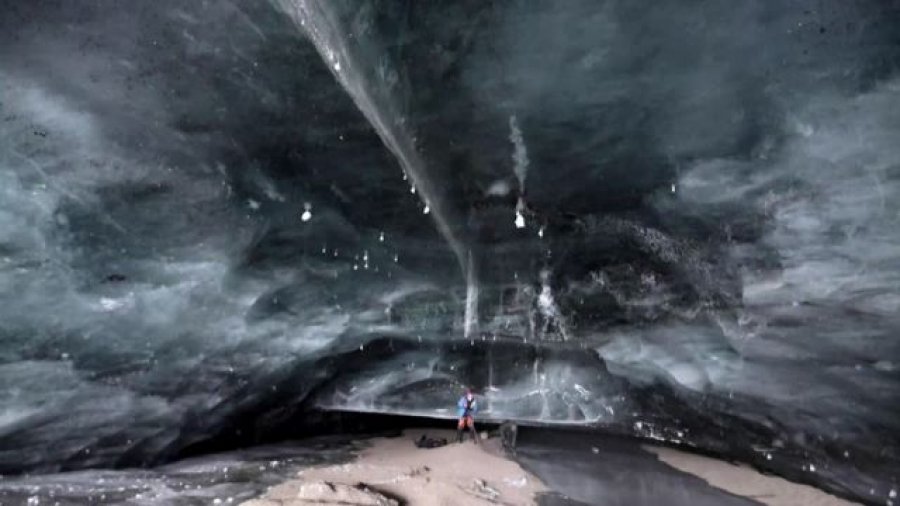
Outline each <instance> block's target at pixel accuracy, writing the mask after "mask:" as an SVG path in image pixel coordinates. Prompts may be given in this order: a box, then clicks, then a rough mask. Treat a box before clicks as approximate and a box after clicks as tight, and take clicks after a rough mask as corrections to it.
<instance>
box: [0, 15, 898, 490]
mask: <svg viewBox="0 0 900 506" xmlns="http://www.w3.org/2000/svg"><path fill="white" fill-rule="evenodd" d="M3 5H4V6H3V8H2V9H0V101H2V102H0V471H2V472H16V471H28V470H58V469H71V468H78V467H86V466H112V465H133V464H149V463H154V462H161V461H164V460H166V459H168V458H172V457H173V456H175V455H178V454H179V453H180V452H182V451H184V450H185V449H187V448H190V447H192V446H193V445H197V444H200V443H202V442H204V441H208V440H212V439H215V438H219V437H224V435H226V434H233V433H243V434H244V435H245V436H246V437H247V438H250V439H253V438H259V437H263V436H264V434H265V433H266V432H267V431H269V430H274V429H273V428H274V427H279V426H282V425H284V424H294V425H296V424H302V423H303V420H304V417H305V416H306V415H305V413H308V412H310V411H311V410H321V409H326V410H343V411H357V412H359V411H361V412H381V413H395V414H407V415H417V416H429V417H445V416H450V415H451V413H450V412H449V411H448V410H447V408H449V407H452V402H453V399H454V398H455V395H456V394H457V393H458V391H459V388H461V387H462V386H463V385H471V386H473V387H474V388H476V389H477V391H478V392H479V393H481V394H482V395H483V396H484V399H485V406H486V410H487V413H486V416H489V417H490V418H493V419H496V420H503V419H515V420H518V421H520V422H522V423H532V424H556V425H565V426H571V427H573V428H576V427H577V428H578V429H579V430H581V429H586V428H594V429H597V430H605V431H610V432H614V433H621V434H627V435H633V436H638V437H647V438H654V439H664V440H667V441H670V442H675V443H680V444H684V445H689V446H695V447H698V448H700V449H704V450H708V451H713V452H718V453H722V454H726V455H732V456H735V457H738V458H741V459H742V460H746V461H750V462H752V463H754V464H756V465H758V466H761V467H764V468H767V469H771V470H774V471H776V472H780V473H782V474H785V475H787V476H791V477H795V478H796V479H799V480H807V481H813V482H817V483H821V484H823V486H826V487H829V488H831V489H832V490H836V491H838V492H840V493H843V494H844V495H849V496H854V497H857V496H858V497H866V498H871V499H872V500H875V498H878V501H879V502H883V499H882V498H884V497H886V496H887V494H888V490H891V488H892V487H896V482H897V480H898V479H900V408H898V406H900V337H898V330H900V313H898V309H900V226H898V225H900V200H898V198H900V4H898V3H897V2H894V1H861V2H845V1H841V0H822V1H819V2H790V3H788V2H762V1H750V2H739V3H735V2H730V1H725V0H722V1H714V0H702V1H701V0H698V1H690V2H683V1H674V0H673V1H662V2H660V1H653V2H651V1H635V0H627V1H626V0H604V1H599V2H598V1H593V0H590V1H588V0H573V1H571V2H564V3H558V2H543V1H534V2H532V1H524V0H523V1H514V0H510V1H508V2H484V1H483V0H477V1H476V0H466V1H453V2H451V1H430V2H415V1H412V0H407V1H400V0H397V1H387V0H366V1H360V2H357V1H349V0H334V1H328V2H324V1H323V2H317V1H314V0H277V1H274V0H273V1H271V2H267V1H263V0H258V1H250V2H236V1H227V0H217V1H212V0H209V1H207V0H204V1H197V2H187V1H174V0H160V1H154V2H107V1H101V0H81V1H79V2H60V1H51V0H39V1H36V0H28V1H25V0H20V1H16V0H7V1H5V2H3Z"/></svg>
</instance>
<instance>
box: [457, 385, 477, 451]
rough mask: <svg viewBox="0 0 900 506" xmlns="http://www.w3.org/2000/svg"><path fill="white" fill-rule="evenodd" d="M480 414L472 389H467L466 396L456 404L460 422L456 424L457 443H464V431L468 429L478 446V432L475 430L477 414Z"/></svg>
mask: <svg viewBox="0 0 900 506" xmlns="http://www.w3.org/2000/svg"><path fill="white" fill-rule="evenodd" d="M477 412H478V401H477V400H476V399H475V394H474V393H472V390H471V389H466V394H465V395H463V396H462V397H460V398H459V402H457V403H456V415H457V417H458V418H459V421H458V422H457V424H456V442H457V443H462V442H463V430H465V429H466V428H467V427H468V429H469V431H470V432H471V433H472V441H473V442H474V443H475V444H478V432H477V431H476V430H475V413H477Z"/></svg>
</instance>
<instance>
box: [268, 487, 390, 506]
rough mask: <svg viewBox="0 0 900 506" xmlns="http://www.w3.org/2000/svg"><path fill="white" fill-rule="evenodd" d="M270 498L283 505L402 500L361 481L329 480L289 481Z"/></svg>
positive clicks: (369, 504)
mask: <svg viewBox="0 0 900 506" xmlns="http://www.w3.org/2000/svg"><path fill="white" fill-rule="evenodd" d="M268 499H269V500H274V501H280V503H281V504H282V505H283V506H301V505H307V504H318V505H323V504H325V505H327V504H332V505H337V504H344V505H346V504H353V505H354V506H400V502H399V501H397V500H395V499H392V498H390V497H387V496H386V495H384V494H382V493H380V492H378V491H376V490H374V489H372V488H370V487H368V486H367V485H365V484H363V483H360V484H358V485H355V486H352V485H345V484H341V483H331V482H327V481H317V482H310V483H289V484H285V486H282V487H275V488H273V489H272V491H271V492H270V493H269V496H268Z"/></svg>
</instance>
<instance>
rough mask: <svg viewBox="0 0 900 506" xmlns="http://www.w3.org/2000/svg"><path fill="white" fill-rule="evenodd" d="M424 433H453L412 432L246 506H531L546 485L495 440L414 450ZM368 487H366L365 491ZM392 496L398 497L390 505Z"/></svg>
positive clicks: (448, 434)
mask: <svg viewBox="0 0 900 506" xmlns="http://www.w3.org/2000/svg"><path fill="white" fill-rule="evenodd" d="M422 434H428V436H429V437H442V438H447V440H449V441H454V440H455V437H456V433H455V432H454V431H438V430H427V431H423V430H408V431H405V432H404V433H403V436H402V437H398V438H380V439H375V440H373V441H372V446H371V447H369V448H368V449H366V450H364V451H363V452H362V454H361V455H360V457H359V459H357V460H356V461H355V462H352V463H349V464H343V465H336V466H327V467H319V468H312V469H307V470H304V471H302V472H301V473H300V474H299V476H298V478H297V479H296V480H292V481H289V482H287V483H283V484H281V485H277V486H275V487H272V488H271V489H269V491H268V492H267V493H266V494H265V495H264V496H263V497H261V498H259V499H254V500H251V501H247V502H245V503H243V505H244V506H300V505H308V504H320V505H321V504H345V505H346V504H354V505H371V506H390V505H393V504H408V505H411V506H451V505H452V506H456V505H460V506H462V505H488V504H506V505H516V506H518V505H533V504H536V503H535V494H536V493H539V492H543V491H546V488H545V487H544V485H543V484H542V483H541V482H540V481H538V479H537V478H535V477H534V476H533V475H531V474H529V473H527V472H526V471H524V470H523V469H522V468H521V467H520V466H519V465H518V464H517V463H515V462H513V461H511V460H508V459H506V458H504V457H503V456H502V452H501V450H500V448H499V441H498V440H497V439H490V440H487V441H481V444H479V445H475V444H474V443H472V441H471V440H470V439H469V438H468V435H467V440H466V442H465V443H463V444H454V443H451V444H450V445H447V446H443V447H440V448H433V449H420V448H416V446H415V445H414V443H413V442H414V441H415V440H416V439H418V438H419V437H420V436H421V435H422ZM363 485H364V486H363ZM392 499H397V501H396V502H392Z"/></svg>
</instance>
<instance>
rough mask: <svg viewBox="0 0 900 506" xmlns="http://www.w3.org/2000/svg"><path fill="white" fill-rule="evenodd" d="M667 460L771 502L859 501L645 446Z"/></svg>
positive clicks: (828, 504)
mask: <svg viewBox="0 0 900 506" xmlns="http://www.w3.org/2000/svg"><path fill="white" fill-rule="evenodd" d="M643 448H644V449H645V450H647V451H649V452H651V453H653V454H655V455H656V456H657V457H659V459H660V460H662V461H663V462H665V463H666V464H668V465H670V466H672V467H674V468H676V469H678V470H680V471H683V472H686V473H690V474H693V475H695V476H698V477H700V478H702V479H703V480H705V481H706V482H707V483H709V484H710V485H712V486H714V487H716V488H720V489H723V490H727V491H728V492H731V493H732V494H735V495H740V496H744V497H747V498H750V499H753V500H755V501H758V502H761V503H763V504H767V505H770V506H845V505H852V504H856V503H853V502H849V501H846V500H844V499H841V498H839V497H835V496H833V495H830V494H828V493H826V492H823V491H821V490H819V489H817V488H814V487H810V486H808V485H800V484H797V483H794V482H790V481H787V480H785V479H782V478H778V477H775V476H767V475H764V474H761V473H759V472H758V471H756V470H754V469H752V468H750V467H748V466H744V465H733V464H729V463H727V462H722V461H721V460H716V459H711V458H708V457H703V456H701V455H694V454H691V453H685V452H680V451H678V450H673V449H671V448H663V447H658V446H644V447H643Z"/></svg>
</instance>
